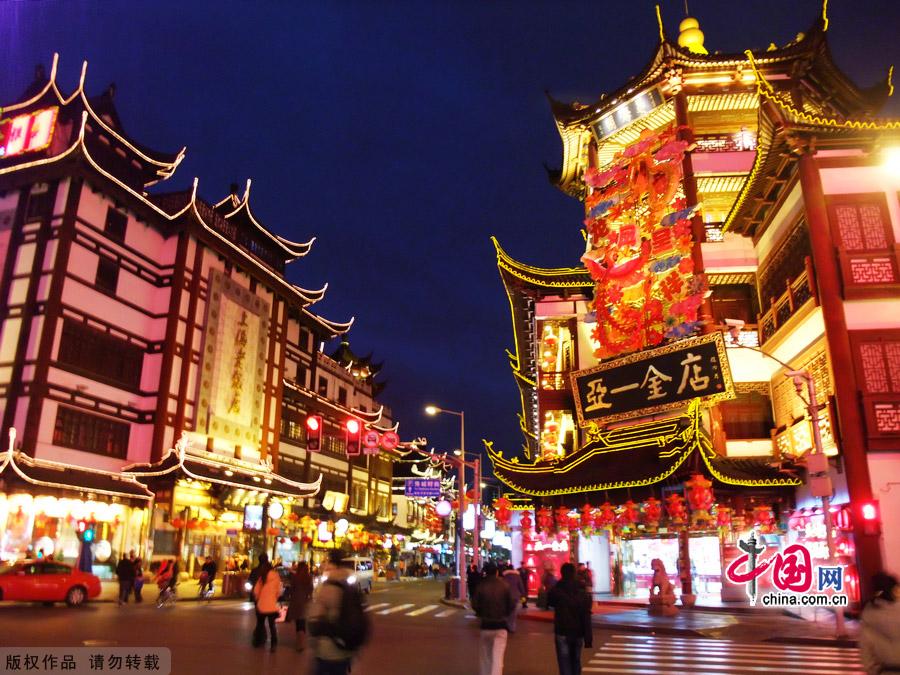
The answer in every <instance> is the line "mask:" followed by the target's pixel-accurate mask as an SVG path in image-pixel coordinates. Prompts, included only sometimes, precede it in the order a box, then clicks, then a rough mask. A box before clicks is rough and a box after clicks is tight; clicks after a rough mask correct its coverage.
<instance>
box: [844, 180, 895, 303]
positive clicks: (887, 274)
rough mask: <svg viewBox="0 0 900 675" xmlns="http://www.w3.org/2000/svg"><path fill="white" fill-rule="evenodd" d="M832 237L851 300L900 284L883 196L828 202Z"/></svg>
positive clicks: (888, 216)
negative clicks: (860, 295) (860, 293)
mask: <svg viewBox="0 0 900 675" xmlns="http://www.w3.org/2000/svg"><path fill="white" fill-rule="evenodd" d="M828 216H829V220H830V222H831V234H832V238H833V239H834V243H835V247H836V248H837V253H838V258H839V259H840V263H841V275H842V277H843V279H844V285H845V297H848V296H847V294H846V287H849V289H850V294H851V295H850V296H849V297H853V294H854V293H856V294H858V293H859V292H860V289H863V290H864V291H866V292H871V291H872V289H876V292H877V289H878V288H879V287H884V286H886V285H889V286H893V285H895V284H897V283H900V267H898V256H897V251H896V250H895V248H896V247H895V246H894V232H893V229H892V227H891V217H890V213H889V212H888V208H887V201H886V199H885V195H884V193H880V192H878V193H873V194H856V195H832V196H830V197H829V198H828ZM889 292H893V291H889Z"/></svg>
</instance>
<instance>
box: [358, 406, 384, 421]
mask: <svg viewBox="0 0 900 675" xmlns="http://www.w3.org/2000/svg"><path fill="white" fill-rule="evenodd" d="M350 412H352V413H353V414H354V415H356V416H357V417H359V418H360V419H361V420H364V421H365V422H366V424H377V423H378V422H380V421H381V418H382V416H383V415H384V406H383V405H381V406H378V410H372V411H366V410H357V409H356V408H350Z"/></svg>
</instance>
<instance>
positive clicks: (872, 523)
mask: <svg viewBox="0 0 900 675" xmlns="http://www.w3.org/2000/svg"><path fill="white" fill-rule="evenodd" d="M859 513H860V515H861V516H862V524H863V533H864V534H867V535H872V536H877V535H879V534H881V513H880V509H879V508H878V502H877V501H875V500H872V501H868V502H863V503H862V504H860V507H859Z"/></svg>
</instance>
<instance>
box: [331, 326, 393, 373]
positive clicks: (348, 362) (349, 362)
mask: <svg viewBox="0 0 900 675" xmlns="http://www.w3.org/2000/svg"><path fill="white" fill-rule="evenodd" d="M330 358H331V359H332V360H333V361H335V362H336V363H338V364H339V365H341V366H342V367H344V368H346V369H347V370H350V369H352V368H353V367H354V366H358V367H360V368H366V369H367V370H368V371H369V375H368V376H367V377H364V378H363V379H364V380H366V381H367V382H371V380H372V378H374V377H375V376H376V375H378V373H380V372H381V369H382V368H383V367H384V363H373V362H372V354H371V353H369V354H368V355H367V356H359V355H358V354H356V352H354V351H353V350H352V349H351V348H350V340H348V339H347V337H346V336H344V337H343V338H342V339H341V343H340V344H339V345H338V347H337V349H335V350H334V351H333V352H332V353H331V354H330Z"/></svg>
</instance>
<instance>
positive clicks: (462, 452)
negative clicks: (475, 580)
mask: <svg viewBox="0 0 900 675" xmlns="http://www.w3.org/2000/svg"><path fill="white" fill-rule="evenodd" d="M441 413H446V414H447V415H455V416H456V417H459V451H458V456H453V455H457V452H454V453H453V455H445V456H444V459H445V460H446V461H448V462H450V463H453V464H456V468H457V483H458V486H457V487H458V490H457V492H458V500H457V501H458V502H459V509H458V513H457V518H456V572H457V575H458V576H459V599H460V600H465V598H466V531H465V530H464V529H463V522H462V521H463V514H464V513H465V512H466V467H470V468H472V469H474V470H475V480H474V485H475V499H474V502H475V506H476V509H477V508H478V504H479V503H480V502H481V485H480V482H481V457H476V458H475V459H474V460H473V461H472V462H467V461H466V413H465V411H463V410H446V409H444V408H439V407H438V406H436V405H428V406H425V414H427V415H432V416H434V415H439V414H441ZM479 538H480V537H479V532H478V514H477V513H476V514H475V529H474V531H473V541H472V544H473V546H472V562H473V563H474V564H475V565H476V566H477V565H478V552H479V551H478V549H479V547H480V544H481V542H480V541H479Z"/></svg>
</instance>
